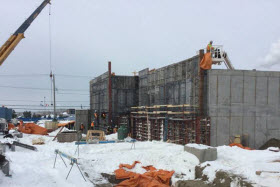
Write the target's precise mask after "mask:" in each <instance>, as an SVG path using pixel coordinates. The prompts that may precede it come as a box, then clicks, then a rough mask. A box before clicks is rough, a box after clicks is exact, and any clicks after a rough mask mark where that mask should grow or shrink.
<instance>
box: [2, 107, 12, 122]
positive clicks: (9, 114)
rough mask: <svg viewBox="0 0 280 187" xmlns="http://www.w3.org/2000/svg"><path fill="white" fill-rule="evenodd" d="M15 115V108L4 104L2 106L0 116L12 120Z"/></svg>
mask: <svg viewBox="0 0 280 187" xmlns="http://www.w3.org/2000/svg"><path fill="white" fill-rule="evenodd" d="M12 116H13V110H12V109H9V108H6V107H4V106H2V107H1V108H0V118H4V119H6V120H11V119H12Z"/></svg>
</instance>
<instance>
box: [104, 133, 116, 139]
mask: <svg viewBox="0 0 280 187" xmlns="http://www.w3.org/2000/svg"><path fill="white" fill-rule="evenodd" d="M105 137H106V140H117V139H118V133H114V134H110V135H106V136H105Z"/></svg>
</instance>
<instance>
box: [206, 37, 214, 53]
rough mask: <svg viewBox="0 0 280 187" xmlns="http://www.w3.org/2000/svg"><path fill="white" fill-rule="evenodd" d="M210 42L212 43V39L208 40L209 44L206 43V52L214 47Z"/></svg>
mask: <svg viewBox="0 0 280 187" xmlns="http://www.w3.org/2000/svg"><path fill="white" fill-rule="evenodd" d="M212 44H213V41H212V40H211V41H210V42H209V44H208V45H207V50H206V51H207V53H209V52H211V50H213V49H214V47H213V46H212Z"/></svg>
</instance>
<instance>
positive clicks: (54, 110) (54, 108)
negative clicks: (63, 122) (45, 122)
mask: <svg viewBox="0 0 280 187" xmlns="http://www.w3.org/2000/svg"><path fill="white" fill-rule="evenodd" d="M52 76H53V115H54V118H53V119H54V120H56V106H55V105H56V103H55V78H54V74H53V75H52Z"/></svg>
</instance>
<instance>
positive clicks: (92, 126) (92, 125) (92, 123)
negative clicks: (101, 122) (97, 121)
mask: <svg viewBox="0 0 280 187" xmlns="http://www.w3.org/2000/svg"><path fill="white" fill-rule="evenodd" d="M90 126H91V129H92V130H93V128H94V122H93V121H92V122H91V125H90Z"/></svg>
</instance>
